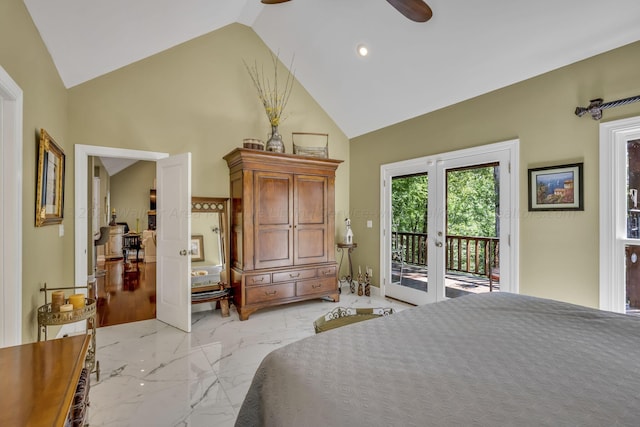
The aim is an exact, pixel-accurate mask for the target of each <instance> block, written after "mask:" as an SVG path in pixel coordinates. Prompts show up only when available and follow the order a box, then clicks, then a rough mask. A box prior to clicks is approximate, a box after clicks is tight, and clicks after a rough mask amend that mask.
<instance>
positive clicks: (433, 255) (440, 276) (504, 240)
mask: <svg viewBox="0 0 640 427" xmlns="http://www.w3.org/2000/svg"><path fill="white" fill-rule="evenodd" d="M518 145H519V144H518V141H507V142H503V143H496V144H490V145H485V146H481V147H475V148H472V149H467V150H460V151H456V152H450V153H443V154H439V155H436V156H429V157H422V158H418V159H412V160H408V161H403V162H398V163H394V164H389V165H382V167H381V179H382V194H381V204H382V206H381V211H382V212H383V213H385V214H384V215H383V218H382V219H383V221H382V227H381V239H380V241H381V244H382V247H381V248H380V253H381V256H380V258H381V259H380V266H381V268H380V270H381V272H380V274H381V277H382V284H381V288H382V290H381V292H382V294H383V295H387V296H390V297H393V298H397V299H400V300H403V301H407V302H409V303H412V304H416V305H421V304H426V303H430V302H435V301H441V300H444V299H446V292H445V269H446V264H445V262H446V258H445V248H446V236H447V223H446V220H447V219H446V216H447V210H446V203H447V200H446V195H447V192H446V173H447V171H448V170H450V169H456V168H461V167H468V166H473V165H482V164H488V163H498V164H499V165H500V176H499V180H500V234H499V236H498V237H499V239H500V243H499V244H500V247H501V248H502V249H501V252H500V289H501V291H503V292H516V293H517V292H518V282H517V277H518V275H517V268H518V266H517V256H516V254H517V240H518V222H517V218H516V217H514V216H513V215H510V213H511V212H514V210H515V209H516V208H517V206H518V195H517V189H518V172H517V169H518V166H517V159H518ZM424 173H426V174H427V175H428V197H429V201H428V206H429V212H428V215H427V218H428V220H427V239H426V241H425V243H424V244H425V250H426V253H427V265H428V277H427V284H426V286H424V287H421V288H420V289H416V288H412V287H409V286H403V285H401V284H400V282H398V281H394V280H392V271H391V270H392V262H391V261H392V258H391V257H392V250H391V248H392V224H391V220H392V213H391V180H392V179H393V177H394V176H406V175H412V174H424Z"/></svg>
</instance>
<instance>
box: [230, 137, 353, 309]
mask: <svg viewBox="0 0 640 427" xmlns="http://www.w3.org/2000/svg"><path fill="white" fill-rule="evenodd" d="M224 159H225V160H226V161H227V165H228V166H229V173H230V184H231V190H230V193H231V194H230V202H231V206H230V216H231V226H230V240H231V241H230V249H231V260H230V261H231V286H232V288H233V303H234V305H235V306H236V308H237V309H238V314H239V315H240V320H246V319H248V318H249V316H250V315H251V314H252V313H253V312H255V311H256V310H259V309H261V308H265V307H270V306H274V305H279V304H286V303H290V302H294V301H302V300H307V299H313V298H322V297H330V298H331V299H333V300H334V301H338V300H339V298H340V296H339V293H338V272H337V265H336V259H335V250H334V240H335V172H336V169H337V168H338V166H339V165H340V163H342V160H334V159H324V158H316V157H306V156H299V155H289V154H280V153H272V152H267V151H260V150H251V149H243V148H238V149H235V150H233V151H232V152H230V153H229V154H227V155H226V156H224Z"/></svg>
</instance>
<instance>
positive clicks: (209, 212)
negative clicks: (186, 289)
mask: <svg viewBox="0 0 640 427" xmlns="http://www.w3.org/2000/svg"><path fill="white" fill-rule="evenodd" d="M228 203H229V199H228V198H223V197H195V196H194V197H191V241H192V242H194V243H195V244H196V246H197V247H198V250H197V254H196V256H195V257H192V259H191V265H192V268H193V269H198V270H204V271H206V270H207V269H209V268H214V267H218V266H219V267H220V268H221V269H222V271H224V274H220V281H221V282H225V283H226V281H227V280H228V279H227V278H228V277H229V274H230V272H229V265H228V262H227V260H228V259H229V244H228V242H229V228H228V218H227V205H228Z"/></svg>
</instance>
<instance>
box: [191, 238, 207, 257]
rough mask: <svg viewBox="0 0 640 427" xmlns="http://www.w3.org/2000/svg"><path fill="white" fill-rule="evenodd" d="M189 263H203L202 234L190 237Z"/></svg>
mask: <svg viewBox="0 0 640 427" xmlns="http://www.w3.org/2000/svg"><path fill="white" fill-rule="evenodd" d="M191 261H204V236H203V235H202V234H194V235H192V236H191Z"/></svg>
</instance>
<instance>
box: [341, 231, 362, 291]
mask: <svg viewBox="0 0 640 427" xmlns="http://www.w3.org/2000/svg"><path fill="white" fill-rule="evenodd" d="M357 247H358V244H357V243H338V251H340V254H341V255H340V266H339V267H338V273H339V272H340V269H341V267H342V259H343V258H344V250H345V249H346V250H347V259H348V260H349V275H348V276H346V277H343V278H342V279H340V280H339V281H340V282H342V281H345V282H348V283H349V290H350V291H351V293H352V294H353V293H355V292H356V283H355V282H354V281H353V264H352V263H351V252H353V250H354V249H355V248H357ZM338 290H339V291H340V293H342V286H340V287H339V288H338Z"/></svg>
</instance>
